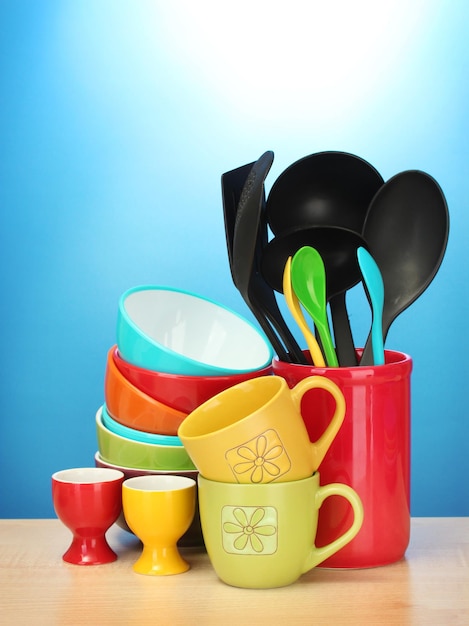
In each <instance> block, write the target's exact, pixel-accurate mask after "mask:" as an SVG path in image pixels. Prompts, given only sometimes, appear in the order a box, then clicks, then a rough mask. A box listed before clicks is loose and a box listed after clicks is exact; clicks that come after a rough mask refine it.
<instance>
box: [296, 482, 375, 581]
mask: <svg viewBox="0 0 469 626" xmlns="http://www.w3.org/2000/svg"><path fill="white" fill-rule="evenodd" d="M329 496H342V497H343V498H345V499H346V500H348V501H349V502H350V504H351V505H352V509H353V514H354V517H353V522H352V525H351V526H350V528H349V529H348V530H346V531H345V532H344V533H343V535H341V536H340V537H338V538H337V539H334V541H331V543H328V544H327V545H325V546H321V547H320V548H317V547H316V545H313V547H312V548H311V551H310V553H309V554H308V557H307V559H306V562H305V564H304V566H303V572H302V573H303V574H305V573H306V572H309V570H310V569H313V567H316V565H319V563H322V562H323V561H325V560H326V559H328V558H329V557H330V556H332V555H333V554H335V553H336V552H338V551H339V550H340V549H341V548H343V547H344V546H346V545H347V544H348V543H350V541H352V539H353V538H354V537H355V536H356V535H357V533H358V531H359V530H360V528H361V527H362V524H363V505H362V501H361V500H360V496H359V495H358V493H357V492H356V491H354V490H353V489H352V487H349V486H348V485H344V484H342V483H330V484H329V485H324V486H323V487H319V488H318V490H317V492H316V498H315V503H316V507H317V509H318V510H319V509H320V508H321V505H322V503H323V502H324V500H325V499H326V498H329Z"/></svg>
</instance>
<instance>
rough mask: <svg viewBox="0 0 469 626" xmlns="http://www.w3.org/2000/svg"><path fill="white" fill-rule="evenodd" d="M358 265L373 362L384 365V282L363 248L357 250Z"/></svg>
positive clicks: (376, 266) (374, 262) (374, 263)
mask: <svg viewBox="0 0 469 626" xmlns="http://www.w3.org/2000/svg"><path fill="white" fill-rule="evenodd" d="M357 259H358V265H359V266H360V270H361V273H362V276H363V284H364V286H365V290H366V293H367V296H368V300H369V301H370V304H371V308H372V312H373V319H372V324H371V346H372V352H373V364H374V365H384V337H383V309H384V283H383V277H382V276H381V272H380V270H379V267H378V265H377V263H376V261H375V260H374V258H373V257H372V256H371V254H370V253H369V252H368V250H365V248H362V247H360V248H358V250H357Z"/></svg>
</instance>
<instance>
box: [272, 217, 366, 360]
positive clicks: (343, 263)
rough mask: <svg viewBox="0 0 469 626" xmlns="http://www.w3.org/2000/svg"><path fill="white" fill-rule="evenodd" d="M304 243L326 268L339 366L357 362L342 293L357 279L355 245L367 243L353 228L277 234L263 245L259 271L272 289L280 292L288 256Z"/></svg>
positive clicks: (328, 227)
mask: <svg viewBox="0 0 469 626" xmlns="http://www.w3.org/2000/svg"><path fill="white" fill-rule="evenodd" d="M305 245H309V246H311V247H313V248H315V249H316V250H317V251H318V252H319V254H320V255H321V258H322V259H323V262H324V265H325V268H326V278H327V281H326V299H327V300H328V301H329V303H330V307H331V319H332V324H333V328H334V337H335V344H336V350H337V357H338V360H339V363H340V365H342V366H352V365H356V364H357V358H356V353H355V348H354V345H353V338H352V332H351V329H350V323H349V319H348V314H347V308H346V295H345V292H346V290H348V289H350V288H352V287H353V286H354V285H356V284H357V283H358V282H359V281H360V278H361V275H360V268H359V267H358V262H357V248H358V247H359V246H366V243H365V241H364V239H363V238H362V236H361V235H360V234H358V233H356V232H355V231H353V230H350V229H347V228H340V227H333V226H313V227H310V228H302V229H293V230H290V231H287V232H285V233H284V234H283V235H278V236H276V237H275V238H274V239H272V240H271V241H270V242H269V243H268V245H267V246H266V247H265V248H264V250H263V255H262V262H261V271H262V273H263V275H264V277H265V279H266V280H267V282H268V283H269V284H270V285H271V286H272V287H273V288H274V289H275V290H277V291H280V292H281V291H283V272H284V268H285V264H286V260H287V258H288V257H289V256H293V255H294V254H295V252H297V250H299V249H300V248H301V247H303V246H305Z"/></svg>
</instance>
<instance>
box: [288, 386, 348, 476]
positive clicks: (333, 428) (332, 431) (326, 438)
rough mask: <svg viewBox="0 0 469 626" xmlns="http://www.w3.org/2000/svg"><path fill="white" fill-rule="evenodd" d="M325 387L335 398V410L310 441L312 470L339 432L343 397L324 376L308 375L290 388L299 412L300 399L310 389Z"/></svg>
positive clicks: (343, 404)
mask: <svg viewBox="0 0 469 626" xmlns="http://www.w3.org/2000/svg"><path fill="white" fill-rule="evenodd" d="M318 388H319V389H325V390H326V391H328V392H329V393H330V394H331V395H332V396H333V398H334V400H335V411H334V415H333V416H332V419H331V421H330V422H329V424H328V426H327V428H326V430H325V431H324V432H323V434H322V435H321V436H320V437H319V439H318V440H317V441H314V442H312V443H311V452H312V457H313V470H314V471H316V470H317V469H318V468H319V465H320V464H321V462H322V460H323V458H324V457H325V456H326V452H327V451H328V450H329V448H330V447H331V444H332V442H333V441H334V439H335V436H336V435H337V433H338V432H339V429H340V427H341V426H342V424H343V421H344V418H345V398H344V395H343V393H342V392H341V390H340V389H339V387H338V386H337V385H336V384H335V383H334V382H333V381H332V380H330V379H329V378H326V377H325V376H308V378H304V379H303V380H301V381H300V382H299V383H298V384H297V385H295V386H294V387H293V389H291V390H290V393H291V397H292V399H293V402H294V404H295V405H296V407H297V409H298V411H299V412H300V413H301V399H302V398H303V396H304V394H305V393H306V392H307V391H309V390H310V389H318Z"/></svg>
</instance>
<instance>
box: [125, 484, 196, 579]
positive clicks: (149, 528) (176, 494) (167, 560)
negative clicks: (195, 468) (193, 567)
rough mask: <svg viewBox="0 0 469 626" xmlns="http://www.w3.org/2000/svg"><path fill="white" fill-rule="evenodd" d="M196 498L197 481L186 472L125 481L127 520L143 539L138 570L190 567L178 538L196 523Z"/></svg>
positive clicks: (166, 570)
mask: <svg viewBox="0 0 469 626" xmlns="http://www.w3.org/2000/svg"><path fill="white" fill-rule="evenodd" d="M195 501H196V482H195V480H192V478H186V477H185V476H170V475H166V476H154V475H153V476H137V477H135V478H129V479H127V480H126V481H124V483H123V485H122V504H123V511H124V516H125V520H126V522H127V524H128V526H129V528H130V529H131V530H132V532H133V533H134V534H135V535H136V536H137V537H138V538H139V539H141V541H142V543H143V550H142V554H141V555H140V558H139V559H138V561H137V562H136V563H135V564H134V566H133V569H134V571H135V572H137V573H138V574H147V575H151V576H167V575H171V574H181V573H182V572H185V571H187V570H188V569H189V567H190V566H189V563H187V562H186V561H185V560H184V559H183V558H182V556H181V555H180V553H179V550H178V547H177V542H178V540H179V539H180V538H181V537H182V535H183V534H184V533H185V532H186V531H187V530H188V528H189V526H190V525H191V523H192V520H193V518H194V514H195Z"/></svg>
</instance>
